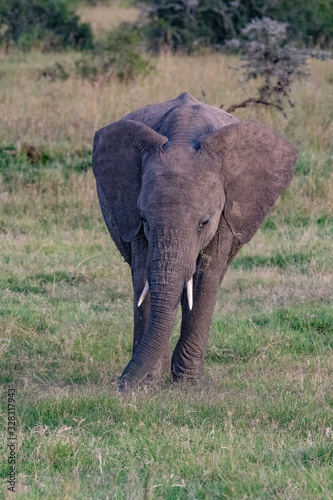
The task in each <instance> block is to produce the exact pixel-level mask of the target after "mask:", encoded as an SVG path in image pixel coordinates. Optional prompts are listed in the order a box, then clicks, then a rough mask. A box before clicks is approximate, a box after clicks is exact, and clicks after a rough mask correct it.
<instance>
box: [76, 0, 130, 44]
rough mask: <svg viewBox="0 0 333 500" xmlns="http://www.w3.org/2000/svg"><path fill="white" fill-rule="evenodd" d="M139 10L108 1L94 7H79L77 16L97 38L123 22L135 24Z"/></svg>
mask: <svg viewBox="0 0 333 500" xmlns="http://www.w3.org/2000/svg"><path fill="white" fill-rule="evenodd" d="M139 13H140V9H137V8H136V7H127V8H124V6H123V5H122V4H121V3H119V2H115V1H112V0H110V1H109V2H103V3H99V4H97V5H96V6H95V7H90V6H89V5H80V6H79V8H78V10H77V14H78V15H79V16H80V18H81V20H82V22H85V23H90V24H91V26H92V30H93V32H94V34H95V35H97V36H99V35H101V34H102V33H104V32H105V31H108V30H110V29H112V28H114V27H116V26H118V25H119V24H121V23H123V22H127V23H131V22H135V21H136V20H137V18H138V16H139Z"/></svg>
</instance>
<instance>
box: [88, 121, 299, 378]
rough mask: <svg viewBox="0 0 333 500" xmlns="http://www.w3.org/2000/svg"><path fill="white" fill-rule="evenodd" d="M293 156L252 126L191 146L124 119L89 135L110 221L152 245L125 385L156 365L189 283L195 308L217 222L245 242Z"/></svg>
mask: <svg viewBox="0 0 333 500" xmlns="http://www.w3.org/2000/svg"><path fill="white" fill-rule="evenodd" d="M166 132H168V131H166ZM167 135H168V136H167ZM296 157H297V150H296V149H295V148H294V147H293V146H292V145H291V144H290V143H289V142H287V141H286V140H285V139H283V138H282V137H281V136H279V135H278V134H276V133H275V132H273V131H272V130H271V129H269V128H268V127H266V126H264V125H262V124H260V123H257V122H252V121H249V122H235V123H233V124H231V125H228V126H225V127H223V128H221V129H219V130H216V131H214V132H211V133H208V134H206V135H200V134H199V135H198V136H197V137H196V138H195V139H194V140H192V141H189V140H188V139H184V138H182V136H181V135H180V136H176V137H173V136H172V134H170V135H169V134H168V133H164V135H161V134H159V133H157V132H155V131H154V130H153V129H151V128H150V127H148V126H147V125H144V124H143V123H140V122H136V121H132V120H126V119H123V120H120V121H119V122H116V123H114V124H111V125H109V126H107V127H104V128H103V129H101V130H99V131H98V132H97V133H96V136H95V140H94V158H93V168H94V174H95V177H96V181H97V185H98V188H99V189H100V190H101V192H102V193H103V197H104V203H105V204H106V205H107V206H108V209H109V210H110V217H111V219H112V221H113V224H114V225H115V226H116V228H117V231H118V232H119V235H120V237H121V239H122V240H123V241H124V242H127V243H131V242H132V241H133V240H134V239H135V238H136V237H137V235H138V234H139V232H140V231H142V230H144V233H145V236H146V238H147V241H148V248H149V251H148V259H147V268H146V270H145V273H146V279H147V282H148V285H149V292H150V304H151V306H150V316H149V320H148V324H147V327H146V330H145V334H144V337H143V340H142V342H141V344H140V346H139V348H138V350H137V351H136V353H135V354H134V356H133V357H132V359H131V361H130V363H129V364H128V365H127V367H126V369H125V371H124V373H123V375H122V379H121V380H122V382H123V383H127V384H129V385H131V384H132V383H135V382H137V381H139V380H140V379H141V378H142V377H144V376H145V374H146V373H147V372H148V371H149V370H151V369H152V368H153V366H154V365H155V364H156V363H157V361H158V359H159V357H160V355H161V353H162V351H163V349H164V348H165V345H166V343H167V342H168V341H169V337H170V335H171V331H172V327H173V323H174V319H175V315H176V311H177V306H178V304H179V301H180V298H181V296H182V294H183V291H184V287H186V285H187V289H188V300H189V306H190V308H191V307H192V301H193V298H192V292H191V279H192V276H193V274H194V273H195V272H196V265H197V258H198V255H199V252H200V250H202V249H204V248H205V247H207V245H208V244H209V242H210V241H211V240H212V239H213V238H214V237H219V238H221V237H223V235H217V232H218V226H219V222H220V219H221V217H223V218H224V219H225V221H226V223H227V226H228V228H229V229H228V230H229V231H231V232H232V233H233V235H234V237H235V238H237V240H238V241H239V242H240V244H244V243H246V242H248V241H249V240H250V239H251V238H252V237H253V235H254V234H255V232H256V231H257V229H258V228H259V226H260V224H261V223H262V221H263V219H264V218H265V216H266V214H267V212H268V210H269V209H270V207H271V206H272V205H273V204H274V202H275V200H276V199H277V197H278V196H279V195H280V193H281V192H282V190H283V189H285V188H286V186H287V185H288V184H289V182H290V180H291V178H292V176H293V172H294V165H295V161H296ZM226 258H227V256H226ZM147 288H148V286H147V287H146V290H147ZM146 290H145V291H146ZM193 308H195V301H194V303H193Z"/></svg>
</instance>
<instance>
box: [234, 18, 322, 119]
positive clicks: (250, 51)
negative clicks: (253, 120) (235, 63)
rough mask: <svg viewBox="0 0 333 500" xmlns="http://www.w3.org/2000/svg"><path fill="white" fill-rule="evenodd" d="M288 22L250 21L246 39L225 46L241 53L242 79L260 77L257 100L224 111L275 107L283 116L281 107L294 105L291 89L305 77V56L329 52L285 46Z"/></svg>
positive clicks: (317, 55)
mask: <svg viewBox="0 0 333 500" xmlns="http://www.w3.org/2000/svg"><path fill="white" fill-rule="evenodd" d="M287 29H288V24H287V23H280V22H278V21H273V20H272V19H270V18H269V17H264V18H263V19H253V20H252V21H251V22H250V23H249V24H248V25H247V26H246V27H245V28H244V29H243V30H242V36H243V38H244V39H245V40H243V41H240V40H231V41H230V42H227V43H226V44H225V47H228V46H229V47H231V49H232V50H235V49H236V48H237V49H238V50H239V51H241V53H242V59H243V60H245V61H246V62H245V64H243V65H242V69H243V72H244V76H245V80H246V81H248V80H250V79H253V78H254V79H256V78H258V77H261V78H263V80H264V81H263V84H262V85H261V86H260V87H259V88H258V96H257V97H249V98H248V99H246V100H244V101H242V102H241V103H238V104H234V105H232V106H230V107H229V108H228V109H227V110H226V111H228V112H229V113H232V112H233V111H234V110H235V109H237V108H244V107H246V106H248V105H249V104H264V105H266V106H274V107H275V108H277V109H278V110H279V111H282V113H283V114H284V116H286V115H285V112H284V106H285V104H286V103H288V104H289V105H290V106H292V107H293V106H294V104H293V103H292V102H291V99H290V93H291V87H292V84H293V82H294V80H295V78H296V77H297V76H298V77H304V76H306V75H307V72H306V71H305V66H306V60H307V58H308V57H315V58H319V59H325V58H327V57H329V56H330V54H329V53H326V52H323V51H314V50H308V49H304V50H299V49H297V48H295V47H291V46H290V45H288V44H286V39H287Z"/></svg>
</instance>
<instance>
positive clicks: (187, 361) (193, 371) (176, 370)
mask: <svg viewBox="0 0 333 500" xmlns="http://www.w3.org/2000/svg"><path fill="white" fill-rule="evenodd" d="M203 366H204V356H203V355H202V353H199V354H197V353H193V352H190V350H189V349H187V348H186V346H184V345H182V346H181V347H179V346H177V347H176V349H175V352H174V353H173V356H172V361H171V380H172V381H173V382H181V381H189V382H191V381H193V382H194V381H196V380H199V379H200V378H201V377H202V375H203Z"/></svg>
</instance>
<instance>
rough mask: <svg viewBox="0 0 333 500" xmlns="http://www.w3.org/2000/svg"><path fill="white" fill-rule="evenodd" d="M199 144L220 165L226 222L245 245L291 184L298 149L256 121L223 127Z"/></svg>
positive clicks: (201, 140) (203, 138)
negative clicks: (224, 196)
mask: <svg viewBox="0 0 333 500" xmlns="http://www.w3.org/2000/svg"><path fill="white" fill-rule="evenodd" d="M200 144H201V149H202V150H203V151H206V152H207V153H208V154H209V155H210V156H211V157H214V158H215V159H216V160H217V161H218V162H219V165H220V171H221V174H222V176H223V180H224V189H225V195H226V204H225V208H224V215H225V218H226V221H227V223H228V224H229V226H230V228H231V230H232V232H233V234H234V235H235V236H236V238H237V239H238V240H239V241H240V242H241V243H247V242H248V241H250V239H251V238H252V237H253V236H254V234H255V233H256V231H257V230H258V229H259V226H260V224H261V223H262V222H263V220H264V218H265V217H266V215H267V213H268V211H269V209H270V208H271V207H272V206H273V204H274V203H275V201H276V199H277V198H278V197H279V195H280V194H281V192H282V191H283V190H284V189H285V188H286V187H287V186H288V184H289V183H290V181H291V179H292V177H293V175H294V171H295V165H296V160H297V156H298V149H296V148H295V147H294V146H293V145H292V144H290V142H288V141H286V140H285V139H284V138H283V137H281V136H280V135H279V134H277V133H276V132H274V131H273V130H271V129H270V128H269V127H267V126H265V125H263V124H261V123H259V122H255V121H248V122H239V123H235V124H232V125H228V126H226V127H223V128H222V129H220V130H218V131H216V132H213V133H212V134H209V135H206V136H204V137H202V138H201V139H200Z"/></svg>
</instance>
